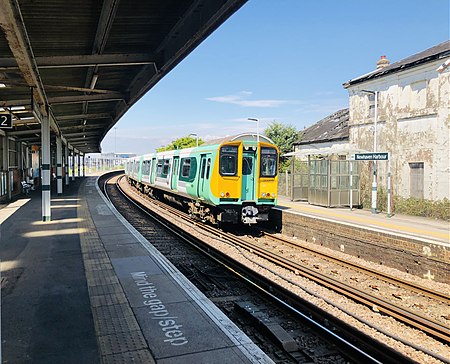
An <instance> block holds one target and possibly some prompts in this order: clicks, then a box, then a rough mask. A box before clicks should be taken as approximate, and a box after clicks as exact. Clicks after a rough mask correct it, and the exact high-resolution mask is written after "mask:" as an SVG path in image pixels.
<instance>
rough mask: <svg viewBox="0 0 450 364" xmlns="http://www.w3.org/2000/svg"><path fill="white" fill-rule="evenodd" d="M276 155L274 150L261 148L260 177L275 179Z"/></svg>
mask: <svg viewBox="0 0 450 364" xmlns="http://www.w3.org/2000/svg"><path fill="white" fill-rule="evenodd" d="M277 161H278V153H277V150H276V149H275V148H268V147H263V148H261V165H260V175H261V177H275V176H276V175H277Z"/></svg>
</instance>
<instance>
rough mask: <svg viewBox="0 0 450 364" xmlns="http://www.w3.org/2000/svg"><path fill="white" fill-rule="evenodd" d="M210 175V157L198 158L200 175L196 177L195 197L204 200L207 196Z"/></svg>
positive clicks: (206, 155)
mask: <svg viewBox="0 0 450 364" xmlns="http://www.w3.org/2000/svg"><path fill="white" fill-rule="evenodd" d="M210 174H211V155H208V154H202V155H201V156H200V175H199V177H198V187H197V195H198V197H200V198H205V197H206V196H207V195H208V190H209V179H210Z"/></svg>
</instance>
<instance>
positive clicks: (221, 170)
mask: <svg viewBox="0 0 450 364" xmlns="http://www.w3.org/2000/svg"><path fill="white" fill-rule="evenodd" d="M225 148H228V149H230V148H233V149H234V150H235V151H230V150H227V151H225V150H224V149H225ZM238 156H239V146H237V145H224V146H222V147H220V152H219V173H220V175H221V176H224V177H234V176H237V174H238ZM224 157H230V158H234V159H235V160H234V162H233V164H234V171H232V172H231V171H230V172H228V171H224V167H225V166H224V161H223V158H224ZM227 167H228V165H227Z"/></svg>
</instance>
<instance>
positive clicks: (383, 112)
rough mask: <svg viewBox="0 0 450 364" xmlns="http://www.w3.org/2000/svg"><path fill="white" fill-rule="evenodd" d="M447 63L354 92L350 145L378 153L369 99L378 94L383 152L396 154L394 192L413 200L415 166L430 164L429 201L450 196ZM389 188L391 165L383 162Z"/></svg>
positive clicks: (423, 67) (380, 171)
mask: <svg viewBox="0 0 450 364" xmlns="http://www.w3.org/2000/svg"><path fill="white" fill-rule="evenodd" d="M444 61H445V59H444V60H440V61H436V62H430V63H428V64H426V65H421V66H418V67H414V68H411V69H409V70H406V71H401V72H397V73H393V74H388V75H386V76H383V77H380V78H377V79H375V80H371V81H366V82H363V83H360V84H357V85H354V86H350V87H349V88H348V90H349V95H350V100H349V104H350V120H349V127H350V132H349V134H350V136H349V139H350V144H355V145H357V146H358V148H361V149H366V150H371V151H372V150H373V148H374V145H373V144H374V118H373V113H370V112H369V106H370V103H371V102H370V101H369V95H368V94H367V93H364V92H363V90H369V91H378V92H379V96H378V122H377V151H378V152H390V153H391V168H392V176H393V188H394V194H397V195H400V196H402V197H410V192H411V191H410V182H411V181H410V176H411V168H410V164H409V163H417V162H422V163H423V164H424V196H423V197H424V198H426V199H430V200H440V199H443V198H450V185H449V180H450V145H449V140H450V121H449V98H450V94H449V90H450V83H449V75H450V71H449V70H448V69H447V70H446V71H444V72H443V73H441V74H439V73H438V72H437V71H436V69H437V68H438V67H439V66H440V65H441V64H442V63H443V62H444ZM378 176H379V180H378V182H379V184H382V185H384V184H385V181H386V176H387V162H378Z"/></svg>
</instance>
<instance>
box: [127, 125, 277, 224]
mask: <svg viewBox="0 0 450 364" xmlns="http://www.w3.org/2000/svg"><path fill="white" fill-rule="evenodd" d="M278 156H279V153H278V149H277V147H276V146H275V145H274V144H273V142H272V141H271V140H270V139H269V138H267V137H265V136H262V135H260V136H257V135H255V134H241V135H238V136H234V137H228V138H224V139H221V140H215V141H210V142H207V143H205V144H203V145H201V146H199V147H196V148H188V149H181V150H174V151H169V152H161V153H156V154H153V155H152V154H150V155H145V156H142V157H135V158H134V159H132V160H130V161H129V162H127V163H126V173H127V175H128V177H129V178H130V180H131V182H132V183H133V184H136V185H137V187H138V188H140V189H141V190H142V191H147V192H149V193H152V194H153V195H156V196H163V197H165V198H167V199H169V200H172V201H173V200H176V201H178V202H180V203H182V204H183V205H185V206H187V208H188V209H189V211H190V213H192V214H193V215H197V216H199V217H200V218H201V219H203V220H210V221H211V222H213V223H216V222H219V223H232V224H236V223H239V222H242V223H244V224H256V223H258V222H260V221H267V220H268V218H269V211H270V209H271V208H272V207H273V206H275V205H276V203H277V192H278V191H277V187H278V173H277V171H278Z"/></svg>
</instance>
